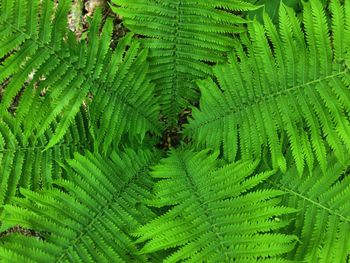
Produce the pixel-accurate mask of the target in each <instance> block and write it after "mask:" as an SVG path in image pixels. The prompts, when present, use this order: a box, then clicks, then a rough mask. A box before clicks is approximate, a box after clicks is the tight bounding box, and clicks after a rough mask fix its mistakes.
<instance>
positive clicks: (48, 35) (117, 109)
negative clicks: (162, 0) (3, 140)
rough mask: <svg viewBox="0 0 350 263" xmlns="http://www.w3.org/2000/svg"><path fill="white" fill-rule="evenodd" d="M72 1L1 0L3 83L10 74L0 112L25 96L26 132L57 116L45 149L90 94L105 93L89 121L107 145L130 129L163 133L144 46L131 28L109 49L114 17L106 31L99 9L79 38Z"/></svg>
mask: <svg viewBox="0 0 350 263" xmlns="http://www.w3.org/2000/svg"><path fill="white" fill-rule="evenodd" d="M70 4H71V1H70V0H62V1H59V2H58V5H57V6H55V5H54V3H53V2H52V1H51V0H43V1H42V2H40V1H30V0H17V1H14V0H0V6H1V9H0V14H1V15H0V32H1V36H0V57H4V62H2V65H0V84H1V83H3V82H4V81H5V80H9V82H8V84H7V85H6V88H5V91H4V94H3V97H2V100H1V105H0V113H1V114H4V113H6V112H7V111H8V110H9V108H11V107H12V105H13V100H14V98H15V97H20V103H19V106H18V108H17V109H16V110H15V114H16V118H17V120H18V123H19V124H22V123H23V125H24V126H25V136H26V137H30V136H31V135H32V133H33V132H34V133H35V134H36V135H37V136H38V137H40V136H42V135H43V134H44V133H45V131H46V130H47V129H48V128H49V127H50V124H51V123H52V122H54V121H55V120H57V117H59V119H60V122H59V123H58V125H57V126H56V130H55V132H54V135H53V136H52V138H51V139H50V141H49V143H48V145H47V148H49V147H52V146H53V145H55V144H56V143H58V142H59V141H60V139H61V138H62V137H63V136H64V134H65V133H66V132H67V130H68V127H69V126H70V125H71V124H72V122H73V121H74V117H75V116H76V114H77V113H78V112H79V110H80V107H81V105H82V104H88V101H89V98H88V95H90V97H93V98H96V97H98V100H99V101H98V102H97V101H94V100H93V102H92V106H91V107H93V108H94V111H93V113H94V114H93V115H92V120H91V121H92V122H93V123H94V126H95V129H94V132H96V133H97V134H94V135H95V137H96V138H97V142H98V144H102V143H101V142H102V140H103V141H104V143H103V145H102V146H103V149H104V150H105V151H106V149H107V148H108V146H109V143H110V142H111V140H112V139H113V140H119V139H120V137H121V136H122V135H123V134H125V133H126V132H129V134H130V135H134V136H141V137H143V136H144V134H145V133H146V132H147V131H152V132H159V128H160V126H159V124H158V123H157V119H158V106H157V103H156V100H155V99H154V96H153V90H154V88H153V86H152V85H151V84H150V83H149V82H148V81H147V79H146V78H145V75H146V73H145V72H146V71H147V69H148V64H147V62H146V54H145V51H144V50H141V49H140V44H139V43H138V42H137V41H133V40H132V39H131V35H129V36H127V37H126V39H125V40H122V41H121V42H122V43H121V45H120V46H119V47H117V48H116V50H115V51H113V50H111V48H110V47H109V46H110V42H111V35H112V30H113V23H112V19H110V18H108V19H107V20H106V22H105V23H104V26H103V27H102V28H101V30H100V27H101V24H102V12H101V10H98V11H96V14H95V15H94V18H93V19H92V20H91V21H90V28H89V32H88V41H84V40H83V41H81V42H78V41H77V40H76V38H75V36H74V35H73V33H72V32H70V31H68V29H67V14H68V11H69V9H70ZM17 20H19V21H17ZM129 47H130V49H129ZM127 49H129V50H128V51H126V50H127ZM30 74H32V75H33V77H32V78H29V77H28V76H29V75H30ZM40 94H44V95H43V97H41V96H40ZM140 105H142V107H140ZM95 108H96V109H95ZM128 113H129V114H128ZM111 115H114V118H113V119H112V117H111ZM130 116H132V117H133V118H131V119H130V118H128V121H126V120H125V119H126V118H127V117H130ZM120 124H122V125H120ZM106 127H109V133H107V132H106ZM118 142H119V141H118ZM118 142H117V143H118Z"/></svg>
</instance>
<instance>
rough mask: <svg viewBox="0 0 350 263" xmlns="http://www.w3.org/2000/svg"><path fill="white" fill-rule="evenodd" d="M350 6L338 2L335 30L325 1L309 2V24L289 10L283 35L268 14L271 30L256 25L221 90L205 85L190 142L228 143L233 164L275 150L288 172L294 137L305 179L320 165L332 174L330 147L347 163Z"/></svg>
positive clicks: (283, 13)
mask: <svg viewBox="0 0 350 263" xmlns="http://www.w3.org/2000/svg"><path fill="white" fill-rule="evenodd" d="M348 7H349V1H345V4H341V3H340V2H339V1H338V0H334V1H332V4H331V11H330V12H331V13H332V28H331V27H330V26H328V22H327V18H326V17H325V10H323V7H322V4H321V3H320V2H319V1H317V0H311V1H308V2H306V3H305V4H304V13H303V18H304V20H303V24H301V23H300V21H299V20H298V18H297V17H296V16H295V13H294V11H293V10H292V9H290V8H288V7H286V6H283V5H282V6H281V8H280V14H279V16H280V19H279V21H280V26H279V30H277V29H276V27H275V26H274V25H273V23H272V22H271V21H270V19H269V18H268V17H267V16H265V24H264V27H263V26H262V25H261V24H259V23H258V22H254V23H253V24H252V25H250V26H249V34H248V35H247V36H242V37H241V41H240V42H238V41H237V42H236V44H237V45H236V47H235V51H234V52H233V53H231V54H230V56H229V63H228V64H226V65H220V66H217V67H216V68H215V69H214V72H215V76H216V78H217V80H218V82H219V84H220V89H219V87H217V84H216V83H215V82H214V81H213V80H210V79H209V80H205V81H204V80H203V81H199V82H198V85H199V86H200V89H201V92H202V97H201V101H200V110H198V109H194V110H193V117H194V120H191V121H190V124H189V125H188V126H187V129H186V131H185V133H186V134H187V136H190V137H192V138H193V140H195V141H196V142H197V143H198V144H205V145H206V146H207V147H212V148H214V149H219V148H220V146H221V145H223V148H224V155H225V158H226V159H228V160H230V161H232V160H235V159H236V158H237V156H240V157H242V158H243V159H245V160H248V159H252V158H261V154H262V149H263V148H264V147H268V149H269V152H270V153H271V159H272V165H273V167H274V168H281V170H282V171H286V160H285V158H284V157H283V152H284V149H285V148H284V147H283V145H284V144H285V139H284V138H286V139H287V141H288V143H289V145H290V146H291V149H292V154H293V157H294V162H295V163H296V165H297V168H298V171H299V173H300V174H302V173H303V170H304V167H305V164H307V165H308V167H309V169H312V168H313V166H314V159H316V160H317V162H318V163H319V164H320V165H321V167H322V170H323V171H324V172H325V171H326V159H327V156H326V151H327V149H328V147H329V146H330V147H331V149H332V150H333V151H334V152H335V154H336V156H337V157H338V160H339V161H342V162H344V161H345V159H346V154H345V153H346V152H347V151H349V150H350V125H349V110H350V92H349V79H350V71H349V67H348V61H349V54H350V53H349V52H348V51H349V47H350V44H349V43H350V41H349V37H348V36H346V34H343V33H344V30H345V29H344V28H347V26H346V25H348V24H349V23H350V17H349V16H345V15H344V13H345V11H346V10H347V9H348ZM343 18H345V19H343ZM302 26H303V28H304V29H302ZM331 29H332V30H331ZM304 30H305V34H304V33H303V32H304ZM330 32H332V37H330V34H331V33H330Z"/></svg>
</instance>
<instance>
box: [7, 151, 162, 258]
mask: <svg viewBox="0 0 350 263" xmlns="http://www.w3.org/2000/svg"><path fill="white" fill-rule="evenodd" d="M158 158H159V157H158V154H157V153H151V152H149V151H146V150H140V151H137V152H135V151H133V150H129V149H128V150H126V151H125V152H124V153H121V154H117V153H116V152H113V153H112V154H111V155H110V157H109V158H105V157H102V156H101V155H98V154H92V153H89V152H88V153H86V154H85V155H80V154H76V155H75V158H74V159H73V160H70V161H68V163H69V167H68V168H67V170H68V172H69V180H57V181H55V185H56V186H57V187H53V188H51V189H49V190H45V191H39V192H32V191H30V190H27V189H22V190H21V193H22V194H23V195H24V198H16V199H15V200H14V205H6V206H5V209H4V212H3V214H2V216H1V219H2V220H4V223H3V225H2V226H1V230H7V229H9V228H10V227H12V226H14V225H20V226H22V227H24V228H28V229H34V230H35V231H38V233H39V235H40V238H39V239H38V238H35V237H25V236H21V235H17V234H10V235H7V236H5V237H3V238H2V239H1V240H0V242H1V246H0V258H1V259H2V260H4V261H6V262H36V263H37V262H60V261H65V262H66V261H67V262H133V261H135V262H144V261H146V260H147V257H146V256H144V255H138V254H137V248H136V246H135V245H134V244H133V242H132V239H131V238H130V236H129V233H130V232H131V231H134V230H135V228H137V227H139V226H140V225H141V224H144V223H145V222H147V221H148V220H149V219H150V218H152V217H153V216H154V214H153V212H152V211H151V210H149V209H148V208H146V207H145V206H144V205H143V204H142V201H143V200H144V199H147V198H149V197H150V194H149V190H150V188H151V187H152V180H151V177H149V176H148V175H147V171H148V167H149V166H150V165H152V164H153V163H154V162H157V160H158Z"/></svg>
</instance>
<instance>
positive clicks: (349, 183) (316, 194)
mask: <svg viewBox="0 0 350 263" xmlns="http://www.w3.org/2000/svg"><path fill="white" fill-rule="evenodd" d="M349 164H350V162H349V161H348V165H347V166H345V167H344V166H343V165H342V164H340V163H339V162H337V160H336V158H335V157H334V156H329V162H328V169H327V172H326V174H322V171H321V169H320V167H319V166H317V167H316V168H315V169H314V170H313V173H312V174H309V173H306V174H305V175H304V176H303V177H298V176H297V174H298V171H297V169H296V167H295V166H294V167H293V168H292V169H290V170H288V172H287V173H286V174H283V175H280V176H279V177H278V178H279V180H278V178H273V179H272V180H271V181H270V182H271V185H272V186H273V187H274V188H277V189H280V190H282V191H284V192H286V193H287V195H285V196H284V197H285V198H284V204H285V205H287V206H289V207H294V208H295V209H297V210H298V211H299V212H298V213H297V214H296V219H295V221H294V222H293V224H292V225H291V226H290V228H289V231H288V232H289V233H294V234H295V235H298V236H299V238H300V242H297V246H296V248H295V249H294V250H293V251H292V253H290V255H289V258H290V259H293V260H296V261H298V262H320V263H329V262H349V260H350V235H349V233H350V202H349V200H350V176H349V170H347V168H348V167H349Z"/></svg>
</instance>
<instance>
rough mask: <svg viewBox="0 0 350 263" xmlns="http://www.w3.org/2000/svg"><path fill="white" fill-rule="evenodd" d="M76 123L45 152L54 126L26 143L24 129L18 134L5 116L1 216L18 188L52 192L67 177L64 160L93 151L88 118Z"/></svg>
mask: <svg viewBox="0 0 350 263" xmlns="http://www.w3.org/2000/svg"><path fill="white" fill-rule="evenodd" d="M74 121H75V122H74V125H72V126H71V127H70V128H69V129H68V132H66V134H65V136H64V137H63V139H62V140H61V141H60V143H59V144H56V145H55V146H54V147H52V148H50V149H48V150H46V151H43V150H44V149H45V147H46V145H47V143H48V141H49V140H50V138H51V137H52V134H53V132H52V130H54V128H55V123H52V129H51V127H50V129H47V131H46V132H45V133H44V134H43V135H42V136H40V137H38V138H33V137H30V138H28V139H24V136H23V133H24V131H23V130H22V129H21V130H19V131H17V133H15V129H16V119H15V118H13V117H12V116H10V115H9V114H7V115H5V116H3V119H2V120H1V121H0V189H1V191H0V213H1V212H2V209H3V205H4V204H8V203H10V202H11V199H12V197H13V196H15V195H17V194H18V188H19V187H24V188H27V189H31V190H33V191H37V190H40V189H42V188H44V189H47V188H49V187H50V186H51V184H52V182H53V181H54V180H57V179H59V178H61V177H62V176H63V175H64V170H63V169H62V167H61V166H60V162H62V160H64V159H65V158H71V157H73V153H75V152H82V151H84V150H87V149H89V148H91V147H92V141H91V137H90V136H89V132H88V127H87V126H88V125H87V124H88V122H87V119H86V117H85V115H84V114H82V113H81V114H78V115H77V116H76V117H75V120H74Z"/></svg>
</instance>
